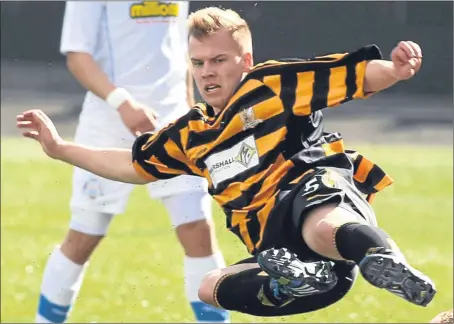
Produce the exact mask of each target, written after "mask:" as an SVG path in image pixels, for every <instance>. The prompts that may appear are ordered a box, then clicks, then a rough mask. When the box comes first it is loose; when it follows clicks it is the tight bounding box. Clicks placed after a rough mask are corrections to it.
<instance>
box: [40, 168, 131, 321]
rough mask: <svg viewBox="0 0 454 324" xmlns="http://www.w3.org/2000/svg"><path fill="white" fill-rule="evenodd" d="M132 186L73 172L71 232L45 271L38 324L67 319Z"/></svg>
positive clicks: (123, 206)
mask: <svg viewBox="0 0 454 324" xmlns="http://www.w3.org/2000/svg"><path fill="white" fill-rule="evenodd" d="M132 188H133V186H132V185H129V184H123V183H118V182H113V181H110V180H106V179H102V178H99V177H95V176H93V175H92V174H90V173H88V172H86V171H83V170H80V169H77V168H75V169H74V179H73V197H72V201H71V212H72V215H71V222H70V226H69V227H70V230H69V232H68V235H67V236H66V238H65V240H64V242H63V243H62V245H61V247H57V248H56V249H55V250H54V251H53V252H52V254H51V255H50V257H49V259H48V261H47V264H46V266H45V269H44V274H43V280H42V285H41V292H40V299H39V304H38V310H37V314H36V322H37V323H63V322H65V321H66V320H67V318H68V315H69V313H70V311H71V310H72V308H73V304H74V302H75V300H76V298H77V296H78V293H79V290H80V288H81V285H82V282H83V278H84V274H85V270H86V269H87V267H88V260H89V258H90V256H91V254H92V253H93V251H94V250H95V249H96V247H97V246H98V244H99V242H100V241H101V239H102V238H103V237H104V235H105V234H106V233H107V230H108V227H109V225H110V222H111V220H112V216H113V215H114V214H119V213H121V212H123V210H124V208H125V205H126V202H127V199H128V196H129V194H130V192H131V190H132Z"/></svg>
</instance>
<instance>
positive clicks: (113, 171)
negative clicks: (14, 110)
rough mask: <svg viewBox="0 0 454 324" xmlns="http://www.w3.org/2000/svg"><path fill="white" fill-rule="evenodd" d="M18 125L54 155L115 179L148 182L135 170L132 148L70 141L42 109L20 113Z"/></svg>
mask: <svg viewBox="0 0 454 324" xmlns="http://www.w3.org/2000/svg"><path fill="white" fill-rule="evenodd" d="M17 127H18V128H20V129H23V130H24V131H23V136H25V137H28V138H32V139H34V140H36V141H37V142H39V143H40V144H41V147H42V148H43V150H44V152H45V153H46V154H47V155H48V156H49V157H51V158H53V159H57V160H61V161H63V162H66V163H68V164H71V165H74V166H76V167H79V168H81V169H84V170H87V171H89V172H92V173H94V174H97V175H99V176H101V177H103V178H107V179H111V180H115V181H120V182H126V183H134V184H145V183H147V182H149V181H148V180H145V179H144V178H142V177H141V176H140V175H139V174H138V173H137V172H136V171H135V169H134V167H133V164H132V153H131V150H127V149H117V148H93V147H88V146H83V145H79V144H75V143H71V142H67V141H65V140H63V139H62V138H61V137H60V135H59V134H58V132H57V129H56V128H55V126H54V124H53V123H52V121H51V120H50V118H49V117H48V116H47V115H46V114H45V113H44V112H43V111H41V110H29V111H26V112H24V113H22V114H20V115H18V116H17Z"/></svg>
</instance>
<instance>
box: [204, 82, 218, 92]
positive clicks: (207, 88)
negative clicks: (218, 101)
mask: <svg viewBox="0 0 454 324" xmlns="http://www.w3.org/2000/svg"><path fill="white" fill-rule="evenodd" d="M220 88H221V86H220V85H218V84H208V85H206V86H205V87H204V90H205V93H207V94H213V93H216V92H218V91H219V89H220Z"/></svg>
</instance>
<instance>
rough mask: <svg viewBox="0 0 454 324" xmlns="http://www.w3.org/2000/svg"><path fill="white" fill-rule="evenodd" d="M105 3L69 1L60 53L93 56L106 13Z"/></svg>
mask: <svg viewBox="0 0 454 324" xmlns="http://www.w3.org/2000/svg"><path fill="white" fill-rule="evenodd" d="M104 6H105V5H104V2H103V1H67V2H66V7H65V14H64V18H63V27H62V33H61V41H60V52H61V53H62V54H63V55H66V54H67V53H68V52H82V53H88V54H93V53H94V50H95V47H96V40H97V37H98V33H99V29H100V28H99V26H100V24H101V19H102V15H103V11H104Z"/></svg>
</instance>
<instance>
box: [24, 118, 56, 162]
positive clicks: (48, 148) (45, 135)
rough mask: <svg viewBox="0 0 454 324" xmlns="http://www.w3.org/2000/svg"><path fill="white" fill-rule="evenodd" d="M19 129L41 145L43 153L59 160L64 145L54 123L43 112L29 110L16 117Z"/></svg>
mask: <svg viewBox="0 0 454 324" xmlns="http://www.w3.org/2000/svg"><path fill="white" fill-rule="evenodd" d="M16 125H17V128H19V129H22V130H23V132H22V135H23V136H25V137H28V138H32V139H34V140H35V141H37V142H39V144H41V147H42V148H43V151H44V152H45V153H46V154H47V155H48V156H50V157H51V158H58V152H59V148H60V147H61V146H62V145H63V144H64V140H63V139H62V138H61V137H60V135H59V134H58V132H57V129H56V128H55V126H54V123H53V122H52V120H50V118H49V117H48V116H47V115H46V114H45V113H44V112H43V111H42V110H38V109H35V110H28V111H26V112H24V113H22V114H20V115H17V116H16Z"/></svg>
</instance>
